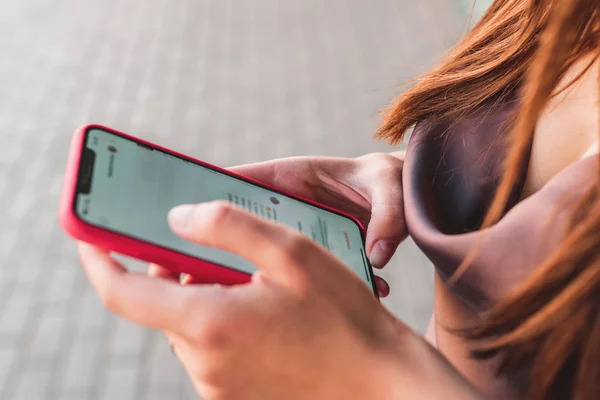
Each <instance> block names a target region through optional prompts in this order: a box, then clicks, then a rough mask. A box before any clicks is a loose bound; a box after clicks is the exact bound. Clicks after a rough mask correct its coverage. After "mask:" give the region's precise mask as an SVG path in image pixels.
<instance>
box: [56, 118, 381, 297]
mask: <svg viewBox="0 0 600 400" xmlns="http://www.w3.org/2000/svg"><path fill="white" fill-rule="evenodd" d="M214 200H226V201H229V202H231V203H233V204H235V205H237V206H239V207H241V208H244V209H246V210H248V211H249V212H251V213H254V214H256V215H258V216H260V217H262V218H264V219H267V220H270V221H275V222H277V223H281V224H284V225H287V226H290V227H292V228H294V229H296V230H298V231H299V232H301V233H303V234H305V235H307V236H309V237H310V238H312V239H313V240H314V241H315V242H317V243H319V244H321V245H322V246H323V247H325V248H326V249H327V250H329V251H330V252H331V253H333V254H334V255H335V256H337V257H338V258H339V259H340V260H341V261H342V262H344V263H345V264H346V265H347V266H348V267H349V268H350V269H351V270H352V271H354V272H355V273H356V274H357V275H358V276H359V277H360V278H361V279H363V280H364V281H365V282H366V283H367V284H368V285H369V286H370V287H371V288H372V289H373V291H374V292H375V294H377V291H376V287H375V284H374V281H373V271H372V268H371V266H370V264H369V262H368V260H367V257H366V255H365V247H364V237H365V234H364V229H363V227H362V226H361V224H360V222H359V221H358V220H357V219H355V218H354V217H352V216H349V215H347V214H344V213H342V212H340V211H337V210H334V209H332V208H329V207H326V206H324V205H321V204H317V203H315V202H313V201H310V200H307V199H303V198H301V197H298V196H295V195H292V194H289V193H285V192H284V191H282V190H279V189H276V188H273V187H269V186H268V185H265V184H262V183H260V182H257V181H255V180H253V179H250V178H247V177H243V176H240V175H237V174H234V173H232V172H230V171H227V170H224V169H222V168H219V167H216V166H214V165H211V164H208V163H206V162H203V161H200V160H196V159H193V158H191V157H188V156H185V155H183V154H180V153H177V152H175V151H172V150H168V149H165V148H163V147H161V146H158V145H155V144H152V143H149V142H147V141H144V140H142V139H139V138H136V137H133V136H130V135H127V134H125V133H122V132H118V131H116V130H113V129H110V128H107V127H104V126H100V125H87V126H84V127H82V128H80V129H79V130H77V131H76V132H75V134H74V135H73V139H72V142H71V149H70V154H69V160H68V164H67V171H66V176H65V183H64V187H63V192H62V196H61V201H60V210H59V221H60V224H61V226H62V227H63V229H64V230H65V231H66V232H67V233H68V234H69V235H70V236H72V237H74V238H75V239H78V240H81V241H84V242H88V243H91V244H94V245H96V246H99V247H102V248H105V249H107V250H111V251H114V252H117V253H121V254H123V255H126V256H130V257H134V258H138V259H141V260H144V261H148V262H152V263H156V264H159V265H162V266H164V267H166V268H168V269H170V270H172V271H174V272H178V273H187V274H190V275H192V276H194V277H195V278H196V280H198V281H199V282H205V283H221V284H237V283H244V282H248V281H249V280H250V277H251V275H252V274H253V273H254V272H255V271H256V270H257V268H256V267H255V266H254V265H253V264H252V263H250V262H249V261H247V260H245V259H243V258H241V257H239V256H237V255H234V254H231V253H228V252H225V251H222V250H219V249H215V248H210V247H205V246H200V245H197V244H194V243H191V242H188V241H185V240H183V239H181V238H180V237H178V236H176V235H175V234H174V233H173V232H172V231H171V229H170V228H169V225H168V223H167V214H168V212H169V210H170V209H171V208H173V207H175V206H177V205H180V204H190V203H201V202H208V201H214ZM240 240H243V238H240Z"/></svg>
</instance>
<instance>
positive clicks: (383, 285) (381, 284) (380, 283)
mask: <svg viewBox="0 0 600 400" xmlns="http://www.w3.org/2000/svg"><path fill="white" fill-rule="evenodd" d="M375 284H376V285H377V291H378V292H379V295H380V296H382V297H385V296H387V295H389V294H390V285H388V283H387V282H386V281H384V280H383V279H378V280H377V281H376V283H375Z"/></svg>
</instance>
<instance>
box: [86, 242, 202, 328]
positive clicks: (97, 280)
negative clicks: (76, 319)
mask: <svg viewBox="0 0 600 400" xmlns="http://www.w3.org/2000/svg"><path fill="white" fill-rule="evenodd" d="M79 255H80V258H81V261H82V263H83V266H84V270H85V272H86V274H87V276H88V279H89V280H90V282H91V283H92V285H93V286H94V288H95V289H96V291H97V292H98V295H99V297H100V299H101V301H102V303H103V304H104V306H105V307H106V308H107V309H109V310H110V311H112V312H114V313H116V314H119V315H121V316H123V317H125V318H127V319H130V320H132V321H133V322H136V323H138V324H141V325H145V326H147V327H150V328H155V329H162V330H171V331H173V330H176V328H177V327H178V326H182V325H184V324H183V323H182V322H184V321H185V318H186V313H187V312H188V307H187V305H188V304H189V303H190V299H191V297H192V292H191V290H190V289H191V288H187V287H182V286H180V285H179V284H178V283H175V282H171V281H168V280H164V279H153V278H151V277H148V276H146V275H145V274H138V273H132V272H129V271H127V270H126V269H125V268H124V267H123V266H122V265H121V264H119V263H118V262H117V261H115V260H114V259H113V258H112V257H111V256H110V255H109V254H108V253H107V252H105V251H103V250H100V249H98V248H96V247H94V246H91V245H89V244H86V243H80V245H79ZM209 292H210V288H203V289H202V290H198V289H196V290H195V291H194V292H193V296H194V298H197V297H198V296H204V297H206V299H203V301H204V300H206V303H208V302H212V301H213V300H211V297H212V296H210V293H209ZM195 312H200V311H199V310H197V309H196V311H195ZM174 328H175V329H174Z"/></svg>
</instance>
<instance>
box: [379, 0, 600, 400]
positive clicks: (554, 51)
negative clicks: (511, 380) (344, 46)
mask: <svg viewBox="0 0 600 400" xmlns="http://www.w3.org/2000/svg"><path fill="white" fill-rule="evenodd" d="M598 57H600V1H599V0H496V1H495V2H494V3H493V5H492V6H491V7H490V8H489V9H488V11H487V12H486V14H485V15H484V16H483V18H482V19H481V20H480V21H479V22H478V23H477V24H476V25H475V27H474V28H473V29H472V30H471V31H470V32H469V33H468V34H467V36H466V37H465V38H464V40H463V41H462V42H461V43H460V44H459V45H458V46H457V47H455V49H454V50H453V51H452V52H451V54H450V55H449V57H448V58H447V59H446V60H445V61H444V62H443V63H442V64H441V65H440V66H438V67H437V68H436V69H434V70H433V71H431V72H429V73H428V74H426V75H424V76H422V77H420V78H419V79H418V80H417V82H416V83H415V85H414V86H413V87H412V88H410V89H409V90H407V91H406V92H404V93H403V94H402V95H400V96H399V98H398V99H396V100H395V102H394V104H393V106H392V107H390V108H389V110H387V111H386V113H385V114H384V121H383V123H382V126H381V128H380V130H379V132H378V133H377V135H376V136H377V137H379V138H384V139H386V140H388V141H389V142H391V143H398V142H399V141H400V140H401V139H402V137H403V136H404V134H405V132H406V131H407V130H408V129H409V128H410V127H411V126H412V125H414V124H415V123H417V122H419V121H423V120H425V119H436V120H443V121H455V120H459V119H461V118H462V117H464V116H466V115H468V114H470V113H472V112H474V111H476V110H477V109H478V108H479V107H481V106H483V105H489V104H500V103H505V102H509V101H515V99H517V101H518V102H519V104H520V108H519V109H518V111H517V113H516V115H515V116H514V120H513V121H512V126H511V131H510V133H509V135H508V137H507V138H506V139H507V140H508V146H509V147H508V149H509V151H508V156H507V159H506V164H505V173H504V177H503V179H502V181H501V183H500V185H499V187H498V189H497V192H496V195H495V199H494V201H493V202H492V204H491V206H490V208H489V210H488V214H487V216H486V218H485V220H484V223H483V226H482V227H483V228H485V227H489V226H490V225H493V224H494V223H496V222H497V221H498V220H499V219H500V218H501V217H502V216H503V213H504V212H505V207H506V204H507V201H508V197H509V195H510V193H511V191H512V189H513V187H514V186H515V184H516V183H517V179H518V177H519V176H520V173H519V169H520V168H522V166H523V165H524V161H525V160H526V158H527V157H528V156H529V154H528V153H529V151H530V149H531V144H532V142H533V135H534V131H535V127H536V124H537V121H538V120H539V118H540V116H541V115H542V112H543V111H544V108H545V106H546V105H547V103H548V101H549V100H550V98H551V97H552V96H554V95H555V94H557V91H558V89H559V88H558V86H559V83H560V82H561V78H563V77H564V75H565V74H566V72H567V71H568V70H569V69H570V68H571V67H572V66H573V65H574V64H575V63H576V62H578V61H581V60H584V59H585V60H587V59H590V58H591V59H592V62H590V64H589V65H588V69H586V71H587V70H589V68H590V67H591V66H592V65H593V63H594V62H595V61H596V60H597V59H598ZM584 72H585V71H584ZM582 75H583V73H582V74H580V75H579V76H578V77H576V78H575V79H574V80H573V81H571V82H570V84H572V83H574V82H575V81H576V80H577V79H578V78H579V77H581V76H582ZM598 78H599V79H598V85H599V88H600V76H599V77H598ZM567 87H568V86H567ZM564 89H565V88H564V87H562V86H561V87H560V90H561V91H562V90H564ZM599 118H600V116H599ZM598 134H599V135H600V132H598ZM598 166H599V169H598V172H597V177H598V179H597V183H596V185H593V186H592V188H591V189H590V190H589V192H588V193H587V194H586V195H585V196H584V197H583V198H582V200H581V201H580V202H579V203H578V204H577V205H576V207H575V209H574V210H573V214H572V221H571V225H570V228H569V231H568V232H567V233H566V236H565V237H564V240H563V241H562V244H561V245H560V246H559V248H558V249H556V251H555V252H554V253H553V254H550V255H549V257H548V258H547V259H546V260H545V261H544V262H543V263H542V264H541V265H539V266H537V268H536V269H535V270H534V272H533V273H532V274H531V276H530V277H529V278H528V279H527V280H526V281H525V282H523V283H522V284H521V285H520V286H519V287H518V288H517V289H516V290H515V291H514V292H513V293H511V294H510V295H509V296H508V297H507V298H505V299H504V300H503V301H501V302H500V303H499V304H497V305H495V306H494V307H493V308H492V309H491V310H490V311H489V312H488V313H487V314H486V315H485V316H484V320H483V321H484V322H483V323H482V324H481V325H480V326H478V327H475V328H473V329H468V330H467V331H466V335H467V337H469V338H471V339H474V340H476V343H477V347H476V348H475V349H474V351H473V354H474V356H475V357H478V358H489V357H492V356H495V355H501V360H502V361H501V363H500V367H499V369H498V373H499V374H501V375H510V374H515V373H519V372H521V371H527V386H526V387H525V388H524V390H525V393H524V395H525V396H526V397H525V398H527V399H531V400H555V399H556V400H558V399H573V400H591V399H598V398H600V159H599V162H598ZM467 267H468V266H467Z"/></svg>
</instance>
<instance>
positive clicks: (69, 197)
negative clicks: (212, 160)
mask: <svg viewBox="0 0 600 400" xmlns="http://www.w3.org/2000/svg"><path fill="white" fill-rule="evenodd" d="M90 129H101V130H105V131H108V132H111V133H114V134H116V135H119V136H122V137H124V138H127V139H130V140H133V141H135V142H138V143H141V144H143V145H146V146H149V147H152V148H155V149H157V150H160V151H164V152H166V153H169V154H172V155H174V156H177V157H180V158H183V159H186V160H189V161H192V162H195V163H198V164H200V165H203V166H206V167H209V168H212V169H215V170H217V171H219V172H222V173H223V174H227V175H229V176H233V177H235V178H238V179H241V180H245V181H247V182H250V183H253V184H255V185H258V186H261V187H264V188H266V189H269V190H272V191H274V192H276V193H280V194H283V195H286V196H289V197H292V198H295V199H298V200H300V201H303V202H305V203H308V204H312V205H314V206H317V207H320V208H323V209H326V210H328V211H331V212H334V213H336V214H339V215H342V216H345V217H347V218H350V219H351V220H352V221H354V222H355V223H356V224H357V225H358V227H359V228H360V231H361V235H362V238H363V242H364V239H365V229H364V227H363V226H362V224H361V223H360V221H359V220H357V219H356V218H355V217H353V216H351V215H348V214H346V213H344V212H341V211H339V210H335V209H333V208H331V207H328V206H325V205H322V204H319V203H316V202H314V201H312V200H308V199H305V198H302V197H301V196H297V195H294V194H291V193H287V192H285V191H282V190H281V189H277V188H274V187H271V186H269V185H266V184H264V183H262V182H258V181H256V180H254V179H251V178H248V177H245V176H241V175H239V174H235V173H233V172H231V171H228V170H225V169H223V168H220V167H217V166H215V165H212V164H208V163H206V162H204V161H200V160H197V159H194V158H192V157H189V156H186V155H184V154H181V153H178V152H176V151H173V150H169V149H166V148H164V147H162V146H159V145H156V144H154V143H150V142H148V141H145V140H143V139H140V138H137V137H133V136H131V135H127V134H125V133H122V132H119V131H116V130H114V129H111V128H107V127H105V126H102V125H97V124H90V125H85V126H83V127H81V128H79V129H78V130H77V131H75V133H74V135H73V139H72V140H71V147H70V150H69V158H68V162H67V169H66V174H65V180H64V185H63V191H62V194H61V199H60V208H59V222H60V225H61V226H62V228H63V229H64V230H65V232H67V234H69V235H70V236H72V237H73V238H75V239H77V240H81V241H83V242H87V243H90V244H93V245H95V246H98V247H101V248H104V249H107V250H111V251H114V252H116V253H120V254H123V255H126V256H130V257H134V258H137V259H140V260H143V261H147V262H151V263H155V264H159V265H162V266H164V267H165V268H168V269H170V270H172V271H174V272H178V273H186V274H190V275H192V276H194V277H195V278H196V280H198V281H199V282H203V283H221V284H226V285H233V284H239V283H245V282H248V281H250V277H251V275H249V274H247V273H245V272H240V271H237V270H234V269H232V268H229V267H224V266H221V265H216V264H213V263H211V262H208V261H204V260H200V259H198V258H195V257H191V256H188V255H185V254H182V253H179V252H177V251H173V250H170V249H167V248H164V247H160V246H157V245H154V244H151V243H147V242H144V241H142V240H138V239H134V238H132V237H129V236H126V235H123V234H120V233H117V232H113V231H110V230H107V229H104V228H100V227H97V226H94V225H91V224H89V223H87V222H85V221H83V220H82V219H80V218H79V217H78V216H77V214H76V213H75V210H74V202H75V195H76V189H77V181H78V174H79V163H80V159H81V154H82V150H83V146H84V141H85V137H86V133H87V131H88V130H90ZM368 272H369V275H370V276H369V279H370V281H371V286H372V288H373V291H374V292H375V293H376V294H377V289H376V287H375V284H374V280H373V271H372V269H371V267H370V266H369V271H368Z"/></svg>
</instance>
